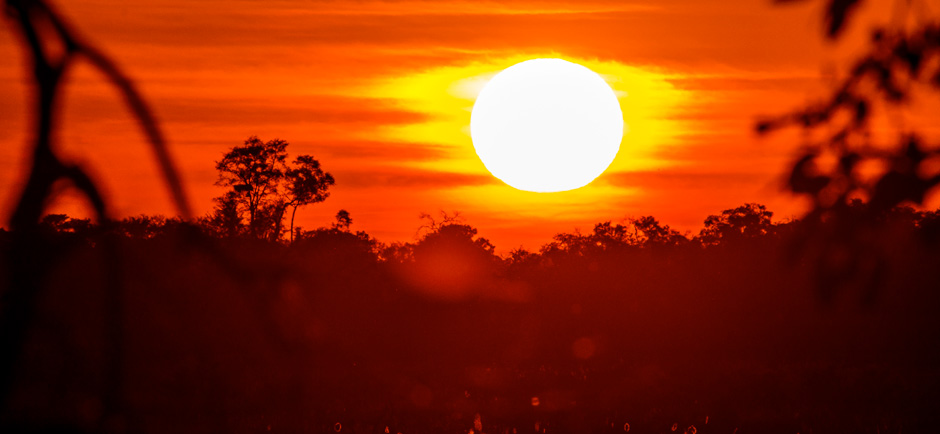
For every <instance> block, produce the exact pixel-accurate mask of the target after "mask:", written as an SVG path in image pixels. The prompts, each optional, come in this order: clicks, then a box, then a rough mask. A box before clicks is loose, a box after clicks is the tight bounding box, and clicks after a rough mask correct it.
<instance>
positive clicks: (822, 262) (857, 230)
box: [756, 0, 940, 300]
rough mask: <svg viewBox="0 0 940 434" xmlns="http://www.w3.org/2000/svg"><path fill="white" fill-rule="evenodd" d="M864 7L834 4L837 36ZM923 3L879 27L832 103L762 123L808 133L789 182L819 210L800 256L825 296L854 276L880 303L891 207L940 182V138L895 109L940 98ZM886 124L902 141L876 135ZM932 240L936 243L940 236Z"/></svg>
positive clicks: (925, 195)
mask: <svg viewBox="0 0 940 434" xmlns="http://www.w3.org/2000/svg"><path fill="white" fill-rule="evenodd" d="M778 3H782V2H780V1H778ZM860 4H861V2H860V1H859V0H841V1H840V0H833V1H830V2H828V3H827V7H826V12H825V17H824V18H825V21H826V35H827V36H828V38H831V39H838V38H840V36H841V35H842V31H843V29H844V27H845V26H846V25H847V23H849V22H850V20H851V18H852V14H853V13H854V12H855V10H856V9H857V7H858V6H859V5H860ZM918 5H919V3H918V2H905V4H904V5H903V7H904V8H905V9H904V12H903V13H902V14H901V15H899V16H898V17H900V20H895V22H894V23H892V24H889V25H883V26H876V27H874V28H873V30H872V31H871V39H870V41H869V43H868V46H867V49H866V52H865V54H864V55H862V56H861V57H860V58H858V59H857V60H856V61H855V62H854V64H852V65H851V68H850V69H849V73H848V76H847V77H845V78H843V79H841V81H840V82H839V83H838V84H837V85H836V86H835V87H834V89H833V91H832V93H831V94H830V95H828V96H827V97H826V98H824V99H823V101H821V102H819V103H817V104H812V105H809V106H808V107H805V108H803V109H800V110H797V111H794V112H792V113H788V114H785V115H782V116H775V117H769V118H766V119H764V120H761V121H759V122H758V123H757V125H756V129H757V132H758V133H759V134H767V133H770V132H772V131H775V130H778V129H781V128H786V127H793V126H795V127H797V128H800V129H802V130H803V131H804V137H805V140H806V143H805V144H804V149H803V150H802V151H801V153H800V154H799V155H798V156H797V158H796V162H795V163H794V164H793V166H792V168H791V169H790V175H789V178H788V180H787V188H788V189H789V190H790V191H792V192H793V193H796V194H798V195H803V196H805V197H808V198H809V199H810V200H811V201H812V209H811V211H810V212H809V214H808V215H807V216H806V217H804V219H803V221H804V223H805V224H804V227H803V229H804V230H805V232H804V233H802V234H801V236H800V237H799V240H800V242H799V243H797V245H796V246H794V247H795V249H794V253H795V254H797V255H799V256H801V257H806V258H810V259H812V260H814V261H815V262H816V264H817V270H816V274H817V277H818V283H819V285H820V290H821V291H822V295H823V296H824V297H826V298H828V297H830V296H831V295H832V294H833V293H834V292H835V291H836V290H837V289H838V288H839V287H840V286H846V285H847V284H851V283H852V282H855V283H858V284H860V285H861V286H862V287H863V288H864V289H863V291H864V294H863V295H864V297H865V298H866V299H868V300H871V298H872V297H873V296H874V295H875V293H876V292H877V291H878V289H880V286H881V285H882V282H883V278H884V274H885V273H886V272H887V271H888V270H887V267H886V264H885V260H884V258H885V256H884V255H885V252H884V251H885V247H886V246H890V245H892V243H895V242H896V241H897V240H894V239H892V235H891V230H890V224H889V222H888V221H887V219H886V218H885V214H886V213H887V212H888V211H889V210H891V209H893V208H895V207H896V206H899V205H905V204H911V205H915V206H923V205H925V204H926V202H927V199H929V197H930V195H931V194H934V193H936V191H937V186H938V184H940V171H938V170H937V167H936V164H934V163H935V162H936V159H937V158H938V157H940V149H938V146H937V144H935V143H934V144H931V143H928V140H927V139H925V138H924V137H925V135H924V134H922V133H920V132H918V131H916V128H911V127H905V126H901V125H899V123H897V122H892V118H891V117H890V116H889V115H890V114H892V113H895V112H896V111H901V110H912V109H914V108H912V106H913V104H912V102H913V101H914V100H915V99H917V100H924V99H929V100H940V98H938V96H940V22H938V21H937V20H936V19H934V17H930V16H928V13H927V12H926V9H925V8H922V7H920V8H919V7H917V6H918ZM898 17H896V18H898ZM884 124H888V125H892V128H893V129H894V130H895V133H896V137H897V139H896V142H895V143H894V144H885V143H879V139H876V138H873V136H874V134H873V133H874V132H875V131H876V130H878V129H879V128H883V125H884ZM862 203H865V204H866V205H865V206H861V205H862ZM923 241H926V243H925V244H924V246H925V247H930V248H934V247H936V245H937V242H938V241H940V240H937V239H924V240H923Z"/></svg>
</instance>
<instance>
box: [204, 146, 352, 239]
mask: <svg viewBox="0 0 940 434" xmlns="http://www.w3.org/2000/svg"><path fill="white" fill-rule="evenodd" d="M288 145H289V143H287V142H286V141H284V140H281V139H273V140H269V141H267V142H265V141H263V140H261V139H259V138H258V137H257V136H251V137H249V138H248V139H246V140H245V142H244V143H243V144H242V145H239V146H235V147H233V148H232V149H230V150H229V151H228V152H226V153H225V155H224V156H223V157H222V159H221V160H219V161H217V162H216V170H218V171H219V179H218V181H216V185H220V186H223V187H231V188H232V189H231V190H230V191H229V192H227V193H226V195H225V196H222V197H220V198H217V199H216V202H217V203H218V206H217V207H216V209H215V210H214V211H213V214H212V215H211V216H210V217H209V218H207V219H206V220H204V222H205V223H206V224H208V225H210V226H211V227H213V228H214V229H213V231H214V232H216V233H224V234H228V235H231V234H233V233H234V229H235V228H236V227H238V226H239V222H238V219H236V218H235V216H236V215H237V216H239V218H241V217H240V216H241V215H246V216H247V220H248V234H249V235H250V236H251V237H253V238H260V239H267V240H270V241H276V240H279V239H280V238H281V235H282V233H283V232H284V229H283V221H284V213H285V212H286V211H287V208H288V207H293V212H292V214H291V227H290V232H291V239H292V240H293V236H294V216H295V215H296V213H297V208H299V207H301V206H304V205H308V204H311V203H317V202H322V201H324V200H326V198H327V197H329V192H328V189H329V188H330V187H331V186H332V185H333V184H334V183H335V181H334V179H333V176H332V175H330V174H329V173H327V172H324V171H323V169H322V168H321V167H320V162H319V161H317V160H316V159H315V158H313V157H312V156H310V155H300V156H298V157H297V158H296V159H295V160H294V164H293V166H292V167H290V166H288V165H287V146H288ZM233 213H234V214H233ZM220 231H221V232H220Z"/></svg>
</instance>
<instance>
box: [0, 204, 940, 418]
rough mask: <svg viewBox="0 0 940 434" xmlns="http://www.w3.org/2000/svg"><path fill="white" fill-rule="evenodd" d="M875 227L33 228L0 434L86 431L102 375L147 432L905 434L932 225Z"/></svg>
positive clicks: (649, 222) (932, 383) (930, 350)
mask: <svg viewBox="0 0 940 434" xmlns="http://www.w3.org/2000/svg"><path fill="white" fill-rule="evenodd" d="M853 206H855V207H857V209H856V211H857V212H858V215H859V216H860V218H861V217H862V216H864V217H865V218H868V217H870V214H869V211H868V209H867V208H866V206H865V205H864V204H862V203H855V204H854V205H853ZM878 219H879V220H878V221H877V225H876V226H871V225H868V224H864V225H863V224H861V223H860V224H859V225H858V226H854V227H850V228H848V227H842V228H832V229H831V230H829V232H832V233H833V234H836V235H838V236H835V235H834V236H833V237H832V240H841V239H849V240H854V241H853V243H855V244H839V243H835V244H833V243H829V242H824V241H825V240H817V241H816V242H813V241H812V240H807V239H806V238H805V236H804V235H805V234H806V233H816V232H817V231H815V230H814V231H809V230H808V229H807V227H806V225H807V223H806V222H801V221H787V222H774V221H773V220H772V213H771V212H770V211H768V210H767V209H766V208H765V207H763V206H760V205H756V204H745V205H743V206H740V207H737V208H733V209H729V210H726V211H723V212H721V213H719V214H716V215H713V216H710V217H708V218H707V219H706V221H705V226H704V227H703V228H702V230H701V231H699V233H698V234H696V235H694V236H690V235H687V234H682V233H679V232H677V231H675V230H673V229H671V228H670V227H668V226H667V225H664V224H662V223H660V222H658V221H657V220H656V219H655V218H652V217H641V218H636V219H628V220H627V221H625V222H624V223H612V222H603V223H599V224H597V225H595V227H594V228H593V229H592V230H591V231H590V232H585V233H577V232H575V233H562V234H558V235H556V236H555V237H554V238H553V239H552V240H551V241H549V242H548V243H546V244H545V245H544V246H542V247H541V248H540V249H539V250H538V251H526V250H522V249H516V250H513V251H511V252H510V253H508V254H506V255H504V256H500V255H497V254H496V253H495V247H494V246H493V244H492V243H491V242H489V241H488V240H487V239H486V238H485V237H483V236H481V234H479V233H478V232H477V230H476V229H475V228H474V227H472V226H471V225H469V224H467V223H466V222H462V221H460V220H459V219H455V218H454V217H453V216H444V217H443V218H437V219H432V218H430V217H428V218H426V219H425V222H426V224H425V225H424V226H423V229H422V231H421V233H420V236H418V237H417V238H416V239H415V240H413V241H410V242H404V243H381V242H379V241H377V240H375V239H374V238H373V237H371V236H370V235H368V234H367V233H365V232H361V231H358V232H357V231H354V229H353V228H354V224H353V220H352V218H351V217H350V216H349V215H348V213H340V214H339V216H338V218H337V220H336V222H335V223H334V224H332V225H330V226H329V227H323V228H319V229H316V230H310V231H299V232H298V233H296V235H298V236H296V237H295V239H294V240H293V242H290V241H289V240H288V239H284V238H282V239H279V240H271V239H267V238H266V237H264V236H258V235H257V234H256V235H254V236H253V235H252V234H251V233H250V232H248V231H246V232H243V233H239V234H237V235H234V236H226V235H223V234H220V233H219V232H217V231H213V230H212V229H211V228H207V227H206V225H205V222H204V221H203V222H197V223H196V224H190V223H184V222H181V221H180V220H178V219H173V218H163V217H148V216H139V217H133V218H127V219H124V220H122V221H120V222H113V223H104V224H94V223H92V222H90V221H88V220H84V219H74V218H69V217H66V216H63V215H50V216H47V217H46V218H44V219H43V222H42V227H43V228H44V229H43V231H44V233H45V235H44V237H45V239H44V240H43V241H42V242H44V243H45V244H44V245H46V246H48V248H49V255H48V256H49V261H50V263H51V264H53V265H52V266H50V268H49V269H50V270H52V271H51V272H50V273H49V274H48V275H46V276H43V279H42V281H43V288H44V290H43V293H42V294H43V295H42V298H41V300H42V302H41V303H40V305H39V307H38V308H37V310H36V312H34V315H35V318H34V320H33V324H34V329H33V332H32V333H31V334H30V338H29V339H30V341H29V344H28V345H27V346H26V350H25V352H24V354H23V355H22V362H21V365H20V367H19V368H18V369H20V371H18V375H17V384H18V386H17V388H16V389H15V391H14V393H13V394H12V395H11V398H10V403H11V404H10V407H9V408H12V409H15V411H13V412H12V413H10V412H8V413H6V414H0V420H3V421H4V423H24V424H26V425H30V426H44V425H45V424H46V422H45V421H48V420H58V421H71V422H69V423H73V424H77V425H78V426H82V425H81V424H82V423H83V422H82V421H83V420H86V419H88V418H91V419H90V420H94V419H95V418H94V417H93V416H95V413H94V411H95V408H98V407H95V406H94V405H91V404H89V402H92V403H95V402H100V401H96V400H98V399H100V396H101V393H102V392H101V390H102V389H101V386H100V385H101V384H103V383H105V382H106V381H105V380H106V379H107V378H108V376H109V375H112V374H111V373H114V372H119V375H120V377H119V379H120V384H121V385H122V386H121V389H120V390H121V391H122V392H121V393H122V394H123V395H122V397H121V398H118V399H121V400H122V401H121V402H122V405H123V406H124V407H123V408H124V409H125V411H126V412H127V414H128V415H129V416H128V417H132V419H129V420H131V421H132V422H133V423H135V424H136V425H132V426H131V427H132V428H140V429H139V431H141V432H168V431H174V432H206V431H213V432H257V431H259V430H260V431H266V430H268V429H269V427H270V430H271V431H274V432H277V431H282V432H283V431H288V432H333V433H336V432H340V433H345V432H356V433H359V432H367V433H384V432H385V431H386V429H387V430H388V432H401V433H403V434H407V433H413V432H469V430H471V429H473V430H474V432H479V431H482V432H490V433H507V432H508V433H511V432H513V430H516V431H517V432H527V433H536V432H539V433H543V434H547V433H575V432H579V433H580V432H605V433H612V432H615V431H616V432H624V426H625V424H628V425H629V426H630V430H631V432H669V430H670V427H671V426H673V425H674V424H676V426H678V427H680V431H681V430H686V431H689V432H691V431H690V430H688V427H691V426H694V427H696V430H697V432H723V433H731V432H734V430H735V429H738V431H739V432H768V433H776V432H779V433H792V432H824V431H825V432H846V431H853V432H876V431H877V430H880V431H881V432H896V431H898V430H899V429H901V427H903V429H904V430H908V429H910V430H912V431H921V428H929V427H931V426H933V415H935V414H937V411H940V393H938V391H940V381H938V378H940V375H938V368H937V366H940V351H938V349H937V346H936V342H938V341H940V319H938V317H937V315H936V311H937V309H938V308H940V292H938V291H936V288H938V287H940V275H937V273H936V270H937V265H938V264H940V251H938V249H937V243H936V241H937V239H938V238H937V234H938V233H940V231H938V228H940V216H938V213H937V212H935V211H932V212H923V211H915V210H912V209H909V208H899V209H895V210H893V211H892V212H890V213H886V214H884V215H882V216H880V217H878ZM823 221H824V219H823ZM859 228H865V230H864V231H862V230H860V229H859ZM841 232H846V233H848V235H850V236H845V237H843V236H842V235H841ZM6 239H7V237H6V235H2V236H0V247H3V250H4V251H5V252H6V254H8V255H10V254H15V252H10V251H9V250H8V249H6V248H5V246H7V245H8V244H7V243H5V242H4V240H6ZM0 272H2V273H9V270H6V271H0ZM114 288H119V289H114ZM116 294H120V295H119V296H117V295H116ZM115 297H118V298H117V299H118V300H120V304H119V306H120V308H119V309H117V310H115V309H116V308H115V304H114V300H115ZM825 300H829V301H830V302H829V303H826V302H825ZM109 306H110V307H109ZM827 306H829V307H827ZM847 306H848V307H847ZM109 309H110V310H109ZM115 311H116V312H119V318H120V319H119V320H118V321H113V320H112V321H110V322H109V321H108V320H106V319H107V318H109V315H115V313H114V312H115ZM109 312H111V313H109ZM115 323H119V324H121V325H120V336H121V338H120V339H119V340H117V341H115V340H114V339H113V338H112V336H114V333H112V332H111V330H112V329H111V328H109V326H108V324H115ZM112 346H116V348H117V349H116V350H113V351H112V353H114V354H120V357H119V358H118V360H119V362H120V369H116V370H115V369H113V368H108V366H109V365H108V363H109V360H111V359H109V358H108V357H107V356H106V354H109V353H108V352H103V349H106V348H109V347H112ZM61 360H68V363H67V364H65V365H63V364H62V363H61V362H60V361H61ZM42 397H46V398H42ZM536 404H538V405H536ZM478 418H479V419H481V420H482V422H480V424H481V426H482V430H480V429H477V425H476V424H477V419H478ZM76 421H77V422H76ZM706 421H707V422H706ZM144 427H146V428H144ZM876 428H877V430H876Z"/></svg>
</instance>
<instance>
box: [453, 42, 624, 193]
mask: <svg viewBox="0 0 940 434" xmlns="http://www.w3.org/2000/svg"><path fill="white" fill-rule="evenodd" d="M470 136H471V138H472V140H473V147H474V148H475V149H476V153H477V155H478V156H479V157H480V160H482V161H483V165H484V166H486V169H487V170H489V171H490V173H492V174H493V176H495V177H497V178H499V179H500V180H502V181H503V182H505V183H506V184H509V185H510V186H512V187H515V188H517V189H519V190H526V191H534V192H542V193H548V192H557V191H566V190H573V189H576V188H580V187H583V186H585V185H587V184H589V183H590V182H591V181H593V180H594V179H595V178H597V177H598V176H600V174H601V173H604V170H606V169H607V167H608V166H609V165H610V163H611V162H612V161H613V160H614V157H616V156H617V152H618V151H619V150H620V142H621V140H622V139H623V112H621V110H620V103H619V102H618V101H617V96H616V94H614V91H613V90H612V89H611V88H610V86H609V85H608V84H607V82H605V81H604V79H603V78H601V76H600V75H598V74H597V73H595V72H594V71H591V70H590V69H588V68H586V67H584V66H581V65H579V64H576V63H572V62H569V61H566V60H562V59H532V60H527V61H525V62H521V63H517V64H515V65H513V66H510V67H509V68H506V69H504V70H503V71H501V72H500V73H498V74H496V75H495V76H494V77H493V78H492V79H491V80H490V81H489V82H488V83H487V84H486V86H484V87H483V90H482V91H480V94H479V96H478V97H477V100H476V103H474V105H473V112H472V113H471V115H470Z"/></svg>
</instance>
